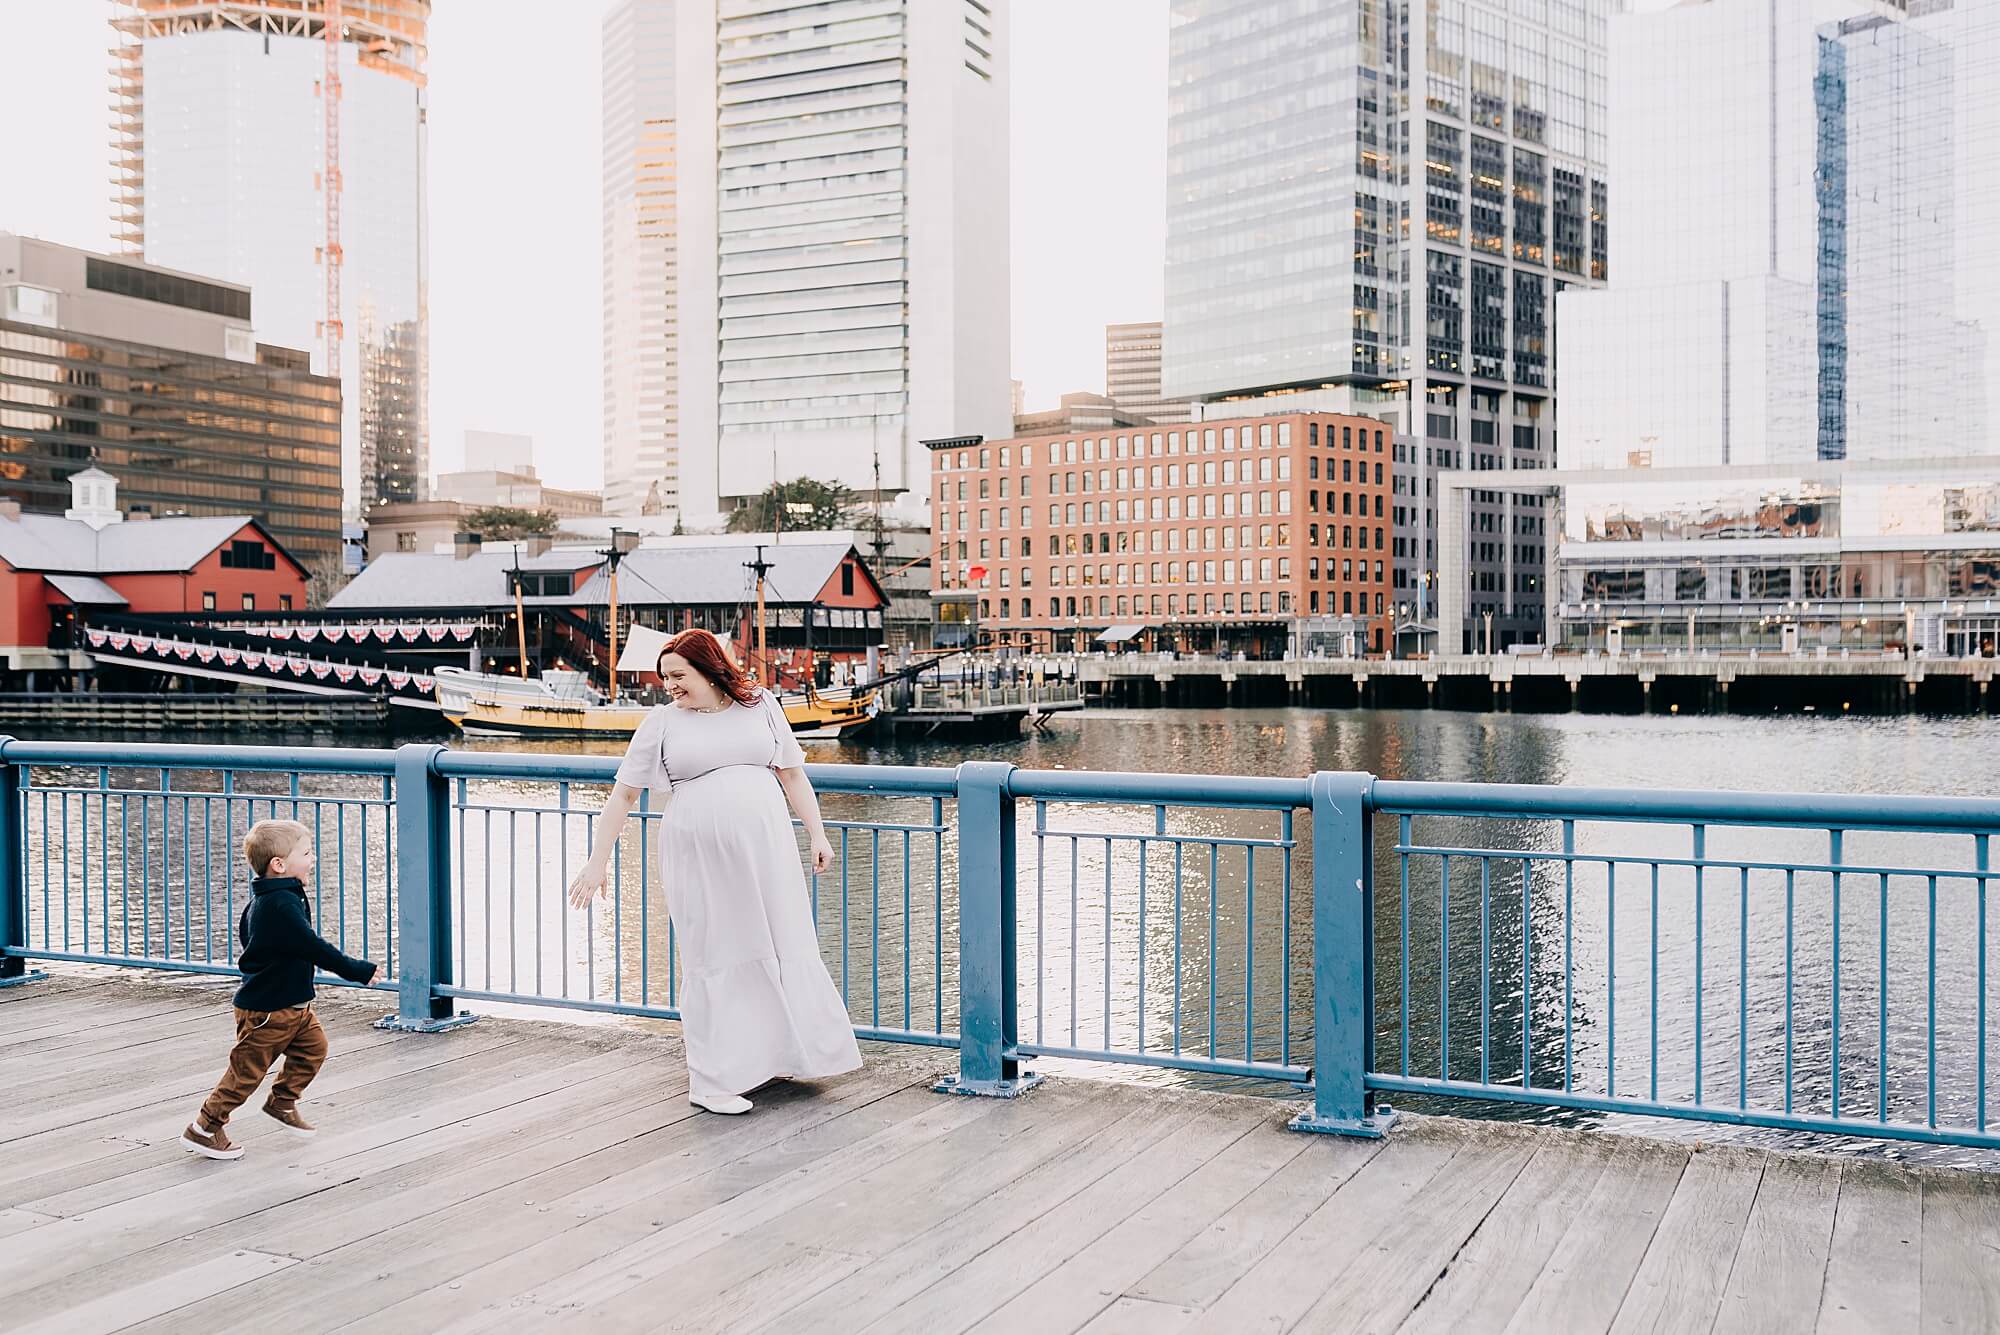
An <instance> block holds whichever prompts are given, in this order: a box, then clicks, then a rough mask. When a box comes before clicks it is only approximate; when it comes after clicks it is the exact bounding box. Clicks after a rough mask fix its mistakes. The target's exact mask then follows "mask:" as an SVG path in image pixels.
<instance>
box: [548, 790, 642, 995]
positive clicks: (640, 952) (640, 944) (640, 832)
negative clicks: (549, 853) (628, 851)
mask: <svg viewBox="0 0 2000 1335" xmlns="http://www.w3.org/2000/svg"><path fill="white" fill-rule="evenodd" d="M652 795H653V790H652V789H651V788H641V789H640V790H639V1004H640V1005H641V1006H645V1005H648V1004H650V1002H649V998H650V997H651V995H652V977H653V952H652V937H653V933H652V928H651V921H652V918H651V914H650V912H649V907H650V901H651V900H652V898H653V859H652V857H651V855H650V853H649V851H648V847H647V845H648V843H649V842H650V832H649V831H648V830H647V829H646V826H647V825H648V824H650V822H649V821H648V820H647V819H646V808H647V805H648V800H649V799H650V798H651V797H652ZM541 926H542V820H541V816H540V815H539V814H537V815H536V817H535V948H536V952H537V953H538V954H539V953H540V950H541V937H542V931H541ZM536 990H537V991H539V990H540V988H539V986H538V987H537V989H536Z"/></svg>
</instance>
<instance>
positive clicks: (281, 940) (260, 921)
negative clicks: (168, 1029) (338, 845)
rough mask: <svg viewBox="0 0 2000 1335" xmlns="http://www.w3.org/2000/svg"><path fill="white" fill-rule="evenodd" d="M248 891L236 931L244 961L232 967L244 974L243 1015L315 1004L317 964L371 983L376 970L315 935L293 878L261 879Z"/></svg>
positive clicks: (352, 980) (239, 999)
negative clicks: (315, 972) (311, 1002)
mask: <svg viewBox="0 0 2000 1335" xmlns="http://www.w3.org/2000/svg"><path fill="white" fill-rule="evenodd" d="M250 889H251V891H252V892H253V893H252V894H251V897H250V902H249V903H248V904H246V905H244V906H243V919H242V921H241V922H239V923H238V924H237V928H236V931H237V935H238V937H240V938H241V939H242V942H243V955H242V958H240V959H238V960H237V962H236V967H237V968H239V969H241V970H242V971H243V986H241V987H239V988H237V989H236V998H235V1000H236V1005H237V1006H239V1007H240V1008H242V1009H243V1010H246V1011H281V1010H284V1009H285V1008H286V1007H288V1006H303V1005H305V1004H306V1003H307V1002H308V1001H311V1000H312V999H313V968H314V966H315V965H316V966H318V967H319V968H322V969H325V970H326V971H327V972H328V973H330V974H334V975H337V976H338V977H341V978H345V979H346V980H347V981H348V982H350V983H366V982H370V981H372V980H373V979H374V977H375V969H376V966H375V965H373V964H370V963H369V962H368V961H367V960H357V959H350V958H349V957H348V956H346V955H343V954H341V953H340V952H339V951H338V950H336V949H334V947H333V946H332V945H331V944H329V943H328V942H327V941H325V940H323V939H321V937H320V935H319V933H317V932H315V931H313V928H312V910H311V908H309V907H308V906H307V903H306V891H305V885H304V883H303V882H301V881H300V880H299V879H298V878H297V877H295V876H273V877H266V878H260V879H258V880H256V881H253V882H252V883H251V886H250Z"/></svg>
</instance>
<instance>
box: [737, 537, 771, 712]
mask: <svg viewBox="0 0 2000 1335" xmlns="http://www.w3.org/2000/svg"><path fill="white" fill-rule="evenodd" d="M773 536H774V537H775V536H776V535H775V534H773ZM743 568H744V569H745V570H752V571H755V572H756V574H757V673H758V678H757V679H758V682H759V684H761V685H769V686H772V688H773V689H776V685H775V683H776V681H777V674H775V673H772V674H771V681H770V682H765V681H764V674H765V673H766V672H768V671H769V670H770V669H769V667H768V666H767V665H768V663H769V661H770V660H769V659H768V658H767V657H766V655H765V652H764V576H765V575H767V574H769V573H770V570H771V563H770V562H769V561H766V560H765V559H764V544H763V543H761V542H760V543H758V544H757V559H756V560H754V561H745V562H744V563H743Z"/></svg>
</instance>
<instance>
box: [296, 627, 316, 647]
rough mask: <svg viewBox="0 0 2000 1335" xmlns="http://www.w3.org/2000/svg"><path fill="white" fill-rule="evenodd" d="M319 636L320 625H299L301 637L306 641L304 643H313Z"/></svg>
mask: <svg viewBox="0 0 2000 1335" xmlns="http://www.w3.org/2000/svg"><path fill="white" fill-rule="evenodd" d="M318 638H319V627H318V626H300V627H299V639H300V640H301V641H302V642H304V643H306V644H311V643H312V642H313V641H314V640H317V639H318Z"/></svg>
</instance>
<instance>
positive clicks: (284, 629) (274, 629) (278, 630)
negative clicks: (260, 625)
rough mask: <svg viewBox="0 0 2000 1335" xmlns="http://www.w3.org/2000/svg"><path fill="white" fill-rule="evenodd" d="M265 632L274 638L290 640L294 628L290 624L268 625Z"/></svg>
mask: <svg viewBox="0 0 2000 1335" xmlns="http://www.w3.org/2000/svg"><path fill="white" fill-rule="evenodd" d="M264 633H265V634H266V635H268V636H270V637H271V638H272V639H274V640H289V639H291V638H292V628H291V627H290V626H266V627H265V628H264Z"/></svg>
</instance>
